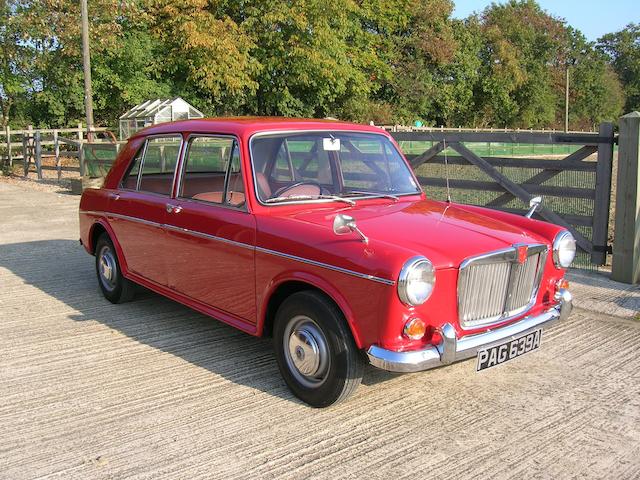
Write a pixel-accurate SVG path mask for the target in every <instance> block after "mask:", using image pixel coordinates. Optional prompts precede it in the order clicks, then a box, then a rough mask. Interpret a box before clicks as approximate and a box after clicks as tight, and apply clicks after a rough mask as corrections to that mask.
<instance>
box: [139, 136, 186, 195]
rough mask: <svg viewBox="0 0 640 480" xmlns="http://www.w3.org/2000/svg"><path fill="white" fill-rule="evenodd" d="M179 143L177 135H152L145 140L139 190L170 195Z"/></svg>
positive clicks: (180, 140)
mask: <svg viewBox="0 0 640 480" xmlns="http://www.w3.org/2000/svg"><path fill="white" fill-rule="evenodd" d="M181 144H182V138H181V137H179V136H168V137H152V138H150V139H148V140H147V147H146V149H145V153H144V158H143V161H142V172H141V175H140V187H139V190H142V191H145V192H153V193H161V194H164V195H171V186H172V185H173V174H174V171H175V168H176V163H177V162H178V155H180V145H181Z"/></svg>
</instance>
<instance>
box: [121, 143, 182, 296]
mask: <svg viewBox="0 0 640 480" xmlns="http://www.w3.org/2000/svg"><path fill="white" fill-rule="evenodd" d="M181 147H182V137H181V136H180V135H177V134H176V135H165V136H153V137H149V138H148V139H147V140H146V142H145V144H144V146H143V147H142V148H141V149H140V150H139V151H138V153H137V154H136V156H135V157H134V160H133V161H132V163H131V166H130V167H129V170H128V172H127V173H126V174H125V176H124V178H123V180H122V183H121V188H120V190H119V192H118V193H113V194H112V199H111V202H110V205H111V208H110V210H111V212H112V215H111V219H110V223H111V225H112V227H113V229H114V232H115V234H116V238H117V239H118V241H119V243H120V245H121V247H122V250H123V253H124V257H125V261H126V264H127V269H128V270H129V271H131V272H133V273H136V274H138V275H140V276H141V277H144V278H145V279H147V280H149V281H151V282H153V283H155V284H158V285H162V286H166V285H167V284H168V279H167V265H166V257H167V255H168V251H167V245H166V240H167V239H166V237H167V236H166V232H165V229H164V223H165V219H166V216H167V208H168V205H169V206H170V205H171V192H172V190H173V183H174V176H175V171H176V167H177V164H178V157H179V155H180V150H181Z"/></svg>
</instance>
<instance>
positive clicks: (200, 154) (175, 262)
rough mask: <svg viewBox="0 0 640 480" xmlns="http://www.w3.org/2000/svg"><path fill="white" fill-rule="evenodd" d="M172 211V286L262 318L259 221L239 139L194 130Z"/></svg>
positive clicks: (168, 226)
mask: <svg viewBox="0 0 640 480" xmlns="http://www.w3.org/2000/svg"><path fill="white" fill-rule="evenodd" d="M179 178H180V182H179V185H178V186H177V190H176V191H177V195H176V198H175V199H174V201H173V202H172V204H173V205H174V208H173V209H172V210H171V212H170V213H168V214H167V220H166V233H167V237H168V238H169V242H168V244H169V246H170V249H171V255H170V256H169V257H168V258H169V260H168V261H169V264H168V275H169V277H168V280H169V287H170V288H172V289H174V290H176V291H177V292H179V293H181V294H183V295H187V296H188V297H190V298H191V299H193V300H195V301H197V302H199V303H202V304H204V305H206V306H209V307H213V308H215V309H218V310H222V311H224V312H226V313H228V314H231V315H233V316H235V317H238V318H240V319H242V320H244V321H247V322H250V323H255V322H256V306H255V267H254V254H255V231H256V226H255V220H254V218H253V216H252V215H250V214H249V213H248V212H247V210H246V205H245V193H244V192H245V189H244V178H243V175H242V171H241V168H240V153H239V146H238V142H237V140H236V139H235V138H234V137H231V136H222V135H220V136H215V135H194V136H191V137H190V138H189V140H188V143H187V148H186V153H185V156H184V160H183V162H182V173H181V175H180V177H179Z"/></svg>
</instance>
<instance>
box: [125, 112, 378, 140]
mask: <svg viewBox="0 0 640 480" xmlns="http://www.w3.org/2000/svg"><path fill="white" fill-rule="evenodd" d="M327 129H329V130H350V131H361V132H374V133H384V130H383V129H381V128H380V127H375V126H371V125H361V124H357V123H351V122H343V121H340V120H332V119H314V118H285V117H220V118H198V119H192V120H179V121H176V122H167V123H160V124H157V125H152V126H150V127H147V128H144V129H142V130H140V131H138V132H136V133H135V134H134V135H132V136H131V138H135V137H140V136H147V135H159V134H167V133H182V132H189V133H191V132H194V133H223V134H224V133H226V134H234V135H239V136H246V135H251V134H253V133H257V132H268V131H281V130H327Z"/></svg>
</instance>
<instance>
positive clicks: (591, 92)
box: [554, 27, 624, 129]
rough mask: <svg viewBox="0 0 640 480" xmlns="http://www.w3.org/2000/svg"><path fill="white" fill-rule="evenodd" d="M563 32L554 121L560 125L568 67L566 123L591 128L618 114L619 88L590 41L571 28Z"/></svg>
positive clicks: (621, 102)
mask: <svg viewBox="0 0 640 480" xmlns="http://www.w3.org/2000/svg"><path fill="white" fill-rule="evenodd" d="M566 34H567V41H566V45H565V48H564V50H563V52H562V53H561V55H560V56H559V58H558V62H556V65H555V66H556V71H555V72H554V76H555V78H556V89H557V94H558V99H559V101H558V109H557V111H558V113H559V115H557V116H556V119H557V122H556V123H557V124H559V125H560V124H562V119H561V115H563V114H564V90H565V69H566V68H569V72H570V82H569V83H570V85H569V87H570V88H569V124H570V125H571V126H572V128H574V129H577V128H580V129H595V128H597V126H598V124H599V123H600V122H602V121H604V120H613V119H615V118H617V117H618V116H619V115H620V113H621V111H622V106H623V104H624V96H623V93H622V88H621V85H620V82H619V80H618V78H617V76H616V74H615V73H614V72H613V69H612V68H611V66H610V65H608V64H607V57H606V56H605V55H604V54H603V53H602V52H601V51H599V50H597V49H596V48H595V44H594V43H593V42H588V41H587V39H586V38H585V36H584V35H583V34H582V33H581V32H579V31H578V30H575V29H573V28H571V27H567V28H566ZM561 112H562V113H561Z"/></svg>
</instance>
